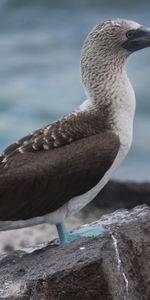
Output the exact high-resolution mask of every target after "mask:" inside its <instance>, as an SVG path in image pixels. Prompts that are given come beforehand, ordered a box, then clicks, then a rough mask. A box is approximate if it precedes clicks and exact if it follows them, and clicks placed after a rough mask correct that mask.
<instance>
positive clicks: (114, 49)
mask: <svg viewBox="0 0 150 300" xmlns="http://www.w3.org/2000/svg"><path fill="white" fill-rule="evenodd" d="M148 46H150V29H148V28H145V27H143V26H141V25H140V24H138V23H136V22H133V21H129V20H122V19H115V20H107V21H104V22H103V23H100V24H98V25H97V26H95V27H94V28H93V29H92V30H91V32H90V33H89V34H88V36H87V38H86V40H85V42H84V45H83V48H82V52H81V78H82V83H83V86H84V88H85V92H86V95H87V100H85V101H84V102H83V103H82V104H81V105H80V106H79V107H78V108H77V109H76V110H75V111H73V112H71V113H69V114H68V115H66V116H63V117H62V118H60V119H59V120H57V121H55V122H54V123H52V124H49V125H47V126H44V127H42V128H41V129H38V130H36V131H34V132H33V133H31V134H28V135H27V136H25V137H23V138H21V139H20V140H18V141H17V142H15V143H14V144H12V145H10V146H9V147H7V148H6V149H5V150H4V151H3V153H2V154H1V156H0V230H10V229H16V228H21V227H27V226H32V225H36V224H40V223H49V224H55V225H56V227H57V230H58V234H59V238H60V242H61V243H62V244H63V243H67V242H69V241H71V240H74V239H75V238H77V237H78V236H82V235H83V236H88V235H90V236H91V235H98V234H100V233H102V232H103V229H102V230H101V229H100V228H86V227H85V232H84V230H83V231H82V230H78V231H76V232H75V233H68V232H67V230H66V228H65V226H64V225H63V221H64V219H65V218H66V217H67V216H68V215H70V214H72V213H75V212H77V211H79V210H81V209H82V208H83V207H84V206H85V205H86V204H88V203H89V202H90V201H91V200H92V199H93V198H94V197H95V196H96V195H97V194H98V193H99V192H100V191H101V189H102V188H103V187H104V185H105V184H106V183H107V182H108V180H109V179H110V178H111V177H112V175H113V173H114V171H115V170H116V169H117V167H118V166H119V165H120V163H121V162H122V161H123V159H124V158H125V156H126V155H127V153H128V151H129V149H130V146H131V142H132V129H133V118H134V112H135V95H134V91H133V88H132V86H131V83H130V81H129V79H128V77H127V74H126V70H125V66H124V64H125V61H126V58H127V57H128V56H129V55H130V54H131V53H132V52H134V51H136V50H139V49H142V48H145V47H148Z"/></svg>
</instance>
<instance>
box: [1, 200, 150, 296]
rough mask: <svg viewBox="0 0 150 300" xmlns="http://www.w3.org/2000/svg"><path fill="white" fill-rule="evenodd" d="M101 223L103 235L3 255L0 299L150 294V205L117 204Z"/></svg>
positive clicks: (52, 243) (53, 243) (55, 242)
mask: <svg viewBox="0 0 150 300" xmlns="http://www.w3.org/2000/svg"><path fill="white" fill-rule="evenodd" d="M96 223H97V224H98V225H102V226H103V227H104V228H105V229H106V231H105V233H104V234H103V235H102V236H99V237H95V238H81V239H79V240H76V241H74V242H72V243H71V244H69V245H67V246H59V245H58V244H57V241H56V240H55V241H53V242H51V243H48V244H47V245H41V246H39V248H36V249H35V248H32V249H31V248H30V249H25V250H23V251H14V252H11V253H9V254H3V255H1V256H0V299H11V300H12V299H17V300H18V299H19V300H21V299H31V300H38V299H40V300H45V299H50V300H124V299H125V300H148V299H150V209H149V208H148V207H147V206H138V207H136V208H134V209H132V210H130V211H128V210H118V211H116V212H115V213H112V214H109V215H105V216H103V217H102V218H101V219H100V220H98V221H97V222H96ZM93 224H94V225H95V223H92V224H91V226H92V225H93Z"/></svg>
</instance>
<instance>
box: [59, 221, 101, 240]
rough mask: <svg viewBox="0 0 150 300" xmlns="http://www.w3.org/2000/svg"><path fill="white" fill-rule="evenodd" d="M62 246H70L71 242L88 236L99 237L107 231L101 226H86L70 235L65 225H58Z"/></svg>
mask: <svg viewBox="0 0 150 300" xmlns="http://www.w3.org/2000/svg"><path fill="white" fill-rule="evenodd" d="M56 227H57V231H58V235H59V240H60V244H61V245H64V244H69V243H70V242H72V241H74V240H77V239H78V238H80V237H88V236H93V237H94V236H98V235H101V234H103V233H104V231H105V229H104V228H103V227H101V226H96V225H95V226H85V227H83V228H80V229H77V230H75V231H74V232H72V233H69V232H68V231H67V229H66V226H65V224H64V223H59V224H57V225H56Z"/></svg>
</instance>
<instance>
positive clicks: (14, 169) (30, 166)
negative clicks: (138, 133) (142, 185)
mask: <svg viewBox="0 0 150 300" xmlns="http://www.w3.org/2000/svg"><path fill="white" fill-rule="evenodd" d="M119 147H120V142H119V138H118V137H117V136H116V135H115V134H114V133H112V132H105V133H102V134H97V135H94V136H91V137H87V138H83V139H81V140H78V141H75V142H73V143H71V144H68V145H66V146H64V147H59V148H57V149H55V150H51V151H39V152H38V151H37V152H34V153H33V152H25V153H22V154H21V153H18V154H16V155H15V156H13V157H11V158H10V159H9V160H8V162H7V168H5V169H0V220H19V219H28V218H32V217H36V216H41V215H44V214H47V213H49V212H53V211H55V210H56V209H58V208H59V207H61V206H62V205H63V204H65V203H66V202H68V201H69V200H70V199H71V198H73V197H75V196H77V195H81V194H83V193H85V192H87V191H88V190H90V189H91V188H92V187H93V186H95V185H96V184H97V183H98V182H99V181H100V180H101V178H102V177H103V176H104V174H105V172H106V171H107V170H108V169H109V168H110V166H111V165H112V163H113V161H114V159H115V157H116V155H117V153H118V151H119ZM15 151H16V150H15Z"/></svg>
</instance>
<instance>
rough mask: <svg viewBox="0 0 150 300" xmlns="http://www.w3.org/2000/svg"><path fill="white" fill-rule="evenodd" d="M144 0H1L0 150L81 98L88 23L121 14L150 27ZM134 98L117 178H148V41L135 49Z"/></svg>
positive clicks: (131, 60) (149, 8)
mask: <svg viewBox="0 0 150 300" xmlns="http://www.w3.org/2000/svg"><path fill="white" fill-rule="evenodd" d="M149 11H150V2H148V1H142V4H141V1H131V0H130V1H124V3H121V1H105V4H104V1H100V0H91V1H90V0H88V1H87V0H82V1H80V0H76V1H69V0H68V1H67V0H66V1H65V0H61V1H59V0H57V1H56V0H55V1H52V0H30V1H29V0H21V1H20V0H0V152H1V151H2V150H3V149H4V148H5V147H6V146H8V145H9V144H10V143H12V142H14V141H15V140H16V139H18V138H20V137H22V136H24V135H26V134H27V133H29V132H31V131H32V130H34V129H36V128H39V127H41V126H43V125H45V124H48V123H50V122H52V121H54V120H55V119H56V118H58V117H60V116H61V115H64V114H66V113H68V112H69V111H71V110H73V109H74V108H75V107H77V106H78V105H79V104H80V103H81V102H82V101H83V100H84V98H85V95H84V92H83V89H82V85H81V82H80V69H79V67H80V50H81V46H82V43H83V40H84V39H85V37H86V35H87V33H88V32H89V30H90V29H91V28H92V27H93V26H94V25H95V24H97V23H98V22H101V21H103V20H104V19H108V18H116V17H121V18H122V17H123V18H127V19H133V20H135V21H137V22H139V23H142V24H144V25H147V26H150V20H149ZM127 70H128V75H129V77H130V79H131V82H132V84H133V86H134V89H135V92H136V98H137V111H136V118H135V123H134V139H133V146H132V149H131V151H130V153H129V155H128V157H127V159H126V160H125V161H124V163H123V164H122V166H121V167H120V169H119V170H118V172H117V173H116V175H115V177H116V178H119V179H132V180H149V179H150V174H149V165H150V88H149V87H150V48H149V49H144V50H142V51H139V52H137V53H135V54H134V55H132V56H131V57H130V58H129V60H128V63H127Z"/></svg>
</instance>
